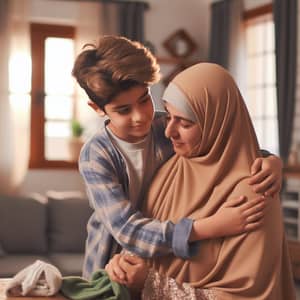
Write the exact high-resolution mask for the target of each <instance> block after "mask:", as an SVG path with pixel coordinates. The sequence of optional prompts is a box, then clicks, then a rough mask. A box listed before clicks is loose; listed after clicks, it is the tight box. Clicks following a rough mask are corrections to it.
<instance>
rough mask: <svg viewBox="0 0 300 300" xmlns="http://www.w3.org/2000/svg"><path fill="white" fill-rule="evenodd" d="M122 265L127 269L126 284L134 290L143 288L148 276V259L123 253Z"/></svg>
mask: <svg viewBox="0 0 300 300" xmlns="http://www.w3.org/2000/svg"><path fill="white" fill-rule="evenodd" d="M119 263H120V267H121V268H122V269H123V270H125V271H126V286H127V287H129V288H130V289H134V290H142V289H143V287H144V284H145V281H146V278H147V276H148V272H149V267H148V265H147V264H146V261H145V260H144V259H142V258H140V257H138V256H135V255H128V254H125V255H122V257H121V259H120V261H119Z"/></svg>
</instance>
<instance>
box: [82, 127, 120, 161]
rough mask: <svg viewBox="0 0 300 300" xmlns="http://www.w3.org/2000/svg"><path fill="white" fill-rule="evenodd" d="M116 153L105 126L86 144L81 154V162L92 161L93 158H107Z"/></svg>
mask: <svg viewBox="0 0 300 300" xmlns="http://www.w3.org/2000/svg"><path fill="white" fill-rule="evenodd" d="M114 151H115V149H114V146H113V144H112V142H111V140H110V138H109V135H108V132H107V130H106V129H105V126H103V127H102V128H100V129H99V130H98V131H97V132H96V133H95V134H94V135H93V136H92V137H90V138H89V139H88V140H87V141H86V142H85V143H84V145H83V147H82V149H81V152H80V160H90V159H91V157H100V156H107V155H108V154H110V153H112V152H114Z"/></svg>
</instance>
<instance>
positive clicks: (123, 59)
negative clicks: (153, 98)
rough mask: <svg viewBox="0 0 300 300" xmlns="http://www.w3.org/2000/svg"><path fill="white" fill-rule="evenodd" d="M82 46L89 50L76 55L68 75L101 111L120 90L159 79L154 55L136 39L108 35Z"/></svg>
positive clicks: (149, 83)
mask: <svg viewBox="0 0 300 300" xmlns="http://www.w3.org/2000/svg"><path fill="white" fill-rule="evenodd" d="M85 47H91V49H86V50H84V51H83V52H81V53H80V54H79V55H78V57H77V58H76V60H75V64H74V67H73V71H72V75H73V76H74V77H75V78H76V80H77V82H78V83H79V85H80V86H81V87H82V88H83V89H84V90H85V92H86V93H87V95H88V96H89V98H90V99H91V100H92V101H93V102H94V103H96V104H97V105H98V107H100V108H101V109H102V110H103V109H104V106H105V105H106V104H107V103H109V102H110V101H111V100H112V98H114V97H115V96H117V95H118V94H119V93H120V92H122V91H125V90H128V89H130V88H131V87H133V86H136V85H143V84H145V85H151V84H153V83H155V82H157V81H158V80H159V79H160V73H159V65H158V64H157V62H156V59H155V57H154V56H153V55H152V54H151V52H150V51H149V50H148V49H147V48H145V47H144V46H143V45H142V44H140V43H139V42H133V41H131V40H129V39H127V38H125V37H121V36H112V35H111V36H103V37H101V38H100V39H99V41H98V45H93V44H86V45H85V46H84V48H85Z"/></svg>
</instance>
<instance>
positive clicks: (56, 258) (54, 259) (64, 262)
mask: <svg viewBox="0 0 300 300" xmlns="http://www.w3.org/2000/svg"><path fill="white" fill-rule="evenodd" d="M49 260H50V261H51V264H53V265H54V266H56V267H57V268H58V269H59V271H60V272H61V274H62V275H63V276H71V275H73V276H81V275H82V266H83V260H84V254H83V253H52V254H50V255H49Z"/></svg>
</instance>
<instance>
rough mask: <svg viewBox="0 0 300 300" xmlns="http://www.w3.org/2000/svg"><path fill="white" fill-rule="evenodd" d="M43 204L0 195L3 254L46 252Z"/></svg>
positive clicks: (0, 234) (44, 210) (34, 200)
mask: <svg viewBox="0 0 300 300" xmlns="http://www.w3.org/2000/svg"><path fill="white" fill-rule="evenodd" d="M46 223H47V212H46V204H45V203H42V202H40V201H38V200H36V199H32V198H26V197H12V196H0V243H1V246H2V248H3V250H4V252H6V253H29V254H34V253H45V252H47V238H46Z"/></svg>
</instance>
